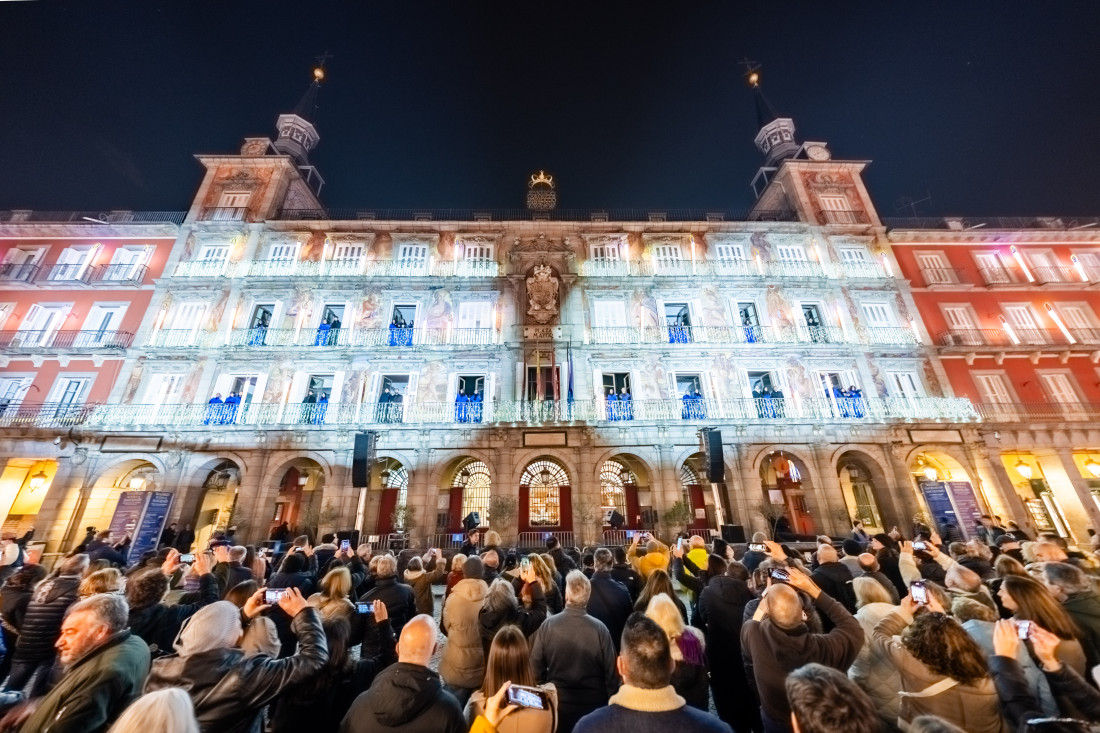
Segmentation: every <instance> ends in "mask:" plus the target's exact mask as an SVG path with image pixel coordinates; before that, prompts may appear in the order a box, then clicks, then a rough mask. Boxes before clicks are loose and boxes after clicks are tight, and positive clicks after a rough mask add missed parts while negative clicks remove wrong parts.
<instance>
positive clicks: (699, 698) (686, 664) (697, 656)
mask: <svg viewBox="0 0 1100 733" xmlns="http://www.w3.org/2000/svg"><path fill="white" fill-rule="evenodd" d="M645 615H646V616H648V617H650V618H651V619H653V620H654V621H656V622H657V625H658V626H660V627H661V629H662V630H663V631H664V632H665V634H666V635H667V636H668V644H669V648H670V649H671V651H672V660H673V661H674V662H676V668H675V669H674V670H673V671H672V680H671V684H672V686H673V688H675V690H676V694H677V695H679V696H680V697H682V698H684V700H685V701H687V704H688V705H691V706H692V707H694V708H698V709H699V710H704V711H705V710H708V709H709V703H710V697H709V695H708V690H707V685H708V683H709V680H708V678H707V655H706V641H704V640H703V633H702V632H701V631H699V630H698V629H695V628H692V627H691V626H687V625H685V624H684V619H683V617H682V616H681V615H680V609H678V608H676V604H675V603H673V602H672V599H671V598H669V597H668V596H666V595H665V594H663V593H661V594H660V595H656V596H653V598H651V599H650V601H649V606H648V607H647V608H646V611H645Z"/></svg>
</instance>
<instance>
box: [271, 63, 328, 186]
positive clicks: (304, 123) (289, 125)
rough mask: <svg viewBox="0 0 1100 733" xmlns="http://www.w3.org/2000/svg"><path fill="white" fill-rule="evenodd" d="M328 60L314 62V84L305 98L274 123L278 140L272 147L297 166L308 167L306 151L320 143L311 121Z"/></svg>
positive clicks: (314, 113) (303, 96) (308, 88)
mask: <svg viewBox="0 0 1100 733" xmlns="http://www.w3.org/2000/svg"><path fill="white" fill-rule="evenodd" d="M330 58H332V55H331V54H329V53H324V54H321V55H320V56H318V57H317V58H316V60H317V65H316V66H314V67H313V81H312V82H310V85H309V87H307V88H306V92H305V94H303V95H302V98H301V99H300V100H299V101H298V104H297V105H295V107H294V110H293V111H292V112H289V113H287V114H281V115H279V119H278V121H277V122H276V123H275V126H276V127H277V128H278V130H279V136H278V138H277V139H276V140H275V143H274V145H275V149H276V150H278V151H279V152H280V153H283V154H284V155H289V156H290V157H291V158H293V159H294V162H295V163H297V164H298V165H309V151H310V150H312V149H313V148H314V147H315V146H316V145H317V143H318V142H319V141H320V139H321V136H320V135H319V134H317V128H315V127H314V126H313V122H312V120H313V119H314V117H315V116H316V111H317V94H318V92H319V91H320V89H321V82H322V81H323V80H324V78H325V62H326V61H327V60H328V59H330Z"/></svg>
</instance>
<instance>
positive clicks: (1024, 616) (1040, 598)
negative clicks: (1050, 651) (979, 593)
mask: <svg viewBox="0 0 1100 733" xmlns="http://www.w3.org/2000/svg"><path fill="white" fill-rule="evenodd" d="M997 594H998V596H999V597H1000V599H1001V604H1002V605H1003V606H1004V608H1005V610H1006V611H1011V612H1012V618H1014V619H1015V620H1017V621H1034V622H1035V623H1037V624H1038V625H1039V626H1041V627H1043V628H1044V629H1046V630H1047V631H1049V632H1051V633H1053V634H1055V635H1057V636H1058V638H1059V639H1061V640H1062V643H1061V644H1059V645H1058V652H1057V653H1058V660H1059V661H1061V662H1062V664H1064V665H1066V666H1067V667H1072V668H1073V669H1074V671H1076V672H1077V673H1078V674H1080V675H1082V676H1083V675H1085V666H1086V664H1085V650H1084V647H1083V646H1082V645H1081V642H1080V640H1079V639H1078V637H1079V636H1080V634H1081V630H1080V629H1079V628H1077V624H1076V623H1074V621H1073V619H1071V618H1070V617H1069V614H1068V613H1066V610H1065V609H1064V608H1062V604H1060V603H1059V602H1058V601H1057V600H1055V598H1054V596H1053V595H1051V593H1050V591H1049V590H1047V589H1046V586H1044V585H1043V584H1042V583H1040V582H1039V581H1038V580H1035V579H1034V578H1024V577H1021V576H1019V575H1008V576H1005V578H1004V580H1003V581H1001V589H1000V590H999V591H997Z"/></svg>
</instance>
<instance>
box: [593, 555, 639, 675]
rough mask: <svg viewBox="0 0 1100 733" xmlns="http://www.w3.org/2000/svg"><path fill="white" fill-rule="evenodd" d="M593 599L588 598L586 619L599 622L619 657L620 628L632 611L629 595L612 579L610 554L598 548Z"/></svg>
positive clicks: (623, 586)
mask: <svg viewBox="0 0 1100 733" xmlns="http://www.w3.org/2000/svg"><path fill="white" fill-rule="evenodd" d="M593 564H594V567H595V572H593V573H592V579H591V584H592V595H591V596H590V597H589V598H588V615H589V616H591V617H592V618H595V619H599V620H600V621H602V622H603V625H604V626H606V627H607V630H608V632H609V633H610V634H611V641H612V642H613V643H614V644H615V653H616V654H618V653H619V644H620V642H621V640H622V635H623V627H624V626H625V625H626V620H627V618H629V617H630V614H631V612H632V611H633V610H634V603H633V601H631V600H630V591H628V590H627V589H626V586H625V585H623V584H622V583H620V582H619V581H617V580H615V578H614V577H612V575H611V565H612V557H611V550H608V549H607V548H605V547H601V548H600V549H598V550H596V554H595V556H594V557H593Z"/></svg>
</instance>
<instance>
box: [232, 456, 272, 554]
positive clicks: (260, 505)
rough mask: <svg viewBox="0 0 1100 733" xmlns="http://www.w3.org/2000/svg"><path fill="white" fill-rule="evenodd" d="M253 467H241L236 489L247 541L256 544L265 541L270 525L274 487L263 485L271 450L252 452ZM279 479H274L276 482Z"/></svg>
mask: <svg viewBox="0 0 1100 733" xmlns="http://www.w3.org/2000/svg"><path fill="white" fill-rule="evenodd" d="M251 456H252V459H253V465H251V466H247V467H242V468H244V469H245V470H242V472H241V484H240V486H238V487H237V505H238V506H239V507H240V513H241V516H243V517H246V518H247V520H248V539H249V541H250V542H251V543H252V544H257V543H260V542H262V541H263V540H266V539H267V533H268V530H267V528H268V527H269V526H270V525H271V521H270V520H271V511H272V509H273V505H272V502H271V500H272V499H273V498H274V496H275V493H273V492H274V491H275V489H274V487H271V488H270V489H269V488H267V487H265V486H264V485H263V477H264V474H265V473H267V468H268V464H269V462H270V460H271V450H269V449H264V448H260V449H257V450H255V451H253V452H252V454H251ZM278 480H279V477H276V478H275V481H276V482H277V481H278Z"/></svg>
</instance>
